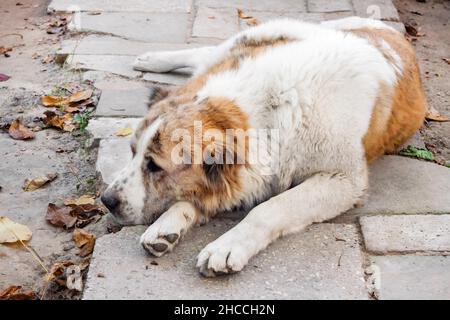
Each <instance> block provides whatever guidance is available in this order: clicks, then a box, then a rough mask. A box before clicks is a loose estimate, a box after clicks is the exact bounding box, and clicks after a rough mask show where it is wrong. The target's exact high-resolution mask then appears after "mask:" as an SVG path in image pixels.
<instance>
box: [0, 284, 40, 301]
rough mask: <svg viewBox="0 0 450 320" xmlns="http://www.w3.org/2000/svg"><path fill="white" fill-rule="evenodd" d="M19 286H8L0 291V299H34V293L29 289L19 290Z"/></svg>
mask: <svg viewBox="0 0 450 320" xmlns="http://www.w3.org/2000/svg"><path fill="white" fill-rule="evenodd" d="M21 289H22V287H21V286H10V287H9V288H6V289H5V290H3V291H2V292H0V300H34V299H36V294H35V293H34V292H33V291H31V290H28V291H23V290H21Z"/></svg>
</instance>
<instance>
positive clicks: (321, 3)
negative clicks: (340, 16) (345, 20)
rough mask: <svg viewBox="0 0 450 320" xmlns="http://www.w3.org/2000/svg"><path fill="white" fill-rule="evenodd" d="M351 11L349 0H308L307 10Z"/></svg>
mask: <svg viewBox="0 0 450 320" xmlns="http://www.w3.org/2000/svg"><path fill="white" fill-rule="evenodd" d="M338 11H350V12H352V11H353V6H352V3H351V1H350V0H333V1H330V0H308V12H338Z"/></svg>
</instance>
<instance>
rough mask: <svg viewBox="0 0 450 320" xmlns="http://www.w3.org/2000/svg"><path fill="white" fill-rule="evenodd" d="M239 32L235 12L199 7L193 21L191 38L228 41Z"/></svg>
mask: <svg viewBox="0 0 450 320" xmlns="http://www.w3.org/2000/svg"><path fill="white" fill-rule="evenodd" d="M238 31H239V20H238V14H237V10H236V9H233V8H223V9H213V8H205V7H200V8H199V9H198V10H197V14H196V16H195V20H194V26H193V28H192V37H209V38H218V39H228V38H229V37H231V36H232V35H234V34H235V33H237V32H238Z"/></svg>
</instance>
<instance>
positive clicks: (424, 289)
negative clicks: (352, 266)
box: [371, 256, 450, 300]
mask: <svg viewBox="0 0 450 320" xmlns="http://www.w3.org/2000/svg"><path fill="white" fill-rule="evenodd" d="M371 261H372V263H373V265H372V270H374V272H375V273H374V275H373V276H374V277H375V279H374V280H375V283H376V286H377V288H376V291H377V292H376V295H377V297H378V299H382V300H394V299H395V300H399V299H405V300H406V299H407V300H449V299H450V257H443V256H374V257H371Z"/></svg>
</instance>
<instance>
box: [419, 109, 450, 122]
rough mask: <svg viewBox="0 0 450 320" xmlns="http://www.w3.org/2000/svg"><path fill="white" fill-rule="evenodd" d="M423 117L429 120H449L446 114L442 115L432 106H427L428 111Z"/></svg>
mask: <svg viewBox="0 0 450 320" xmlns="http://www.w3.org/2000/svg"><path fill="white" fill-rule="evenodd" d="M425 119H427V120H431V121H438V122H447V121H450V119H449V118H448V117H447V116H443V115H441V114H440V113H439V111H437V110H436V109H435V108H433V107H429V109H428V112H427V113H426V115H425Z"/></svg>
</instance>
